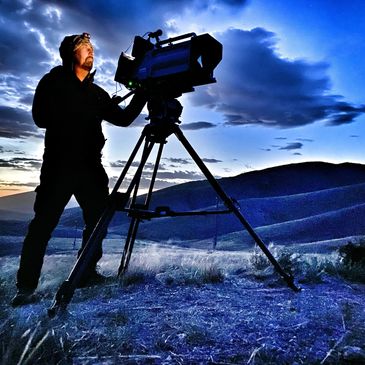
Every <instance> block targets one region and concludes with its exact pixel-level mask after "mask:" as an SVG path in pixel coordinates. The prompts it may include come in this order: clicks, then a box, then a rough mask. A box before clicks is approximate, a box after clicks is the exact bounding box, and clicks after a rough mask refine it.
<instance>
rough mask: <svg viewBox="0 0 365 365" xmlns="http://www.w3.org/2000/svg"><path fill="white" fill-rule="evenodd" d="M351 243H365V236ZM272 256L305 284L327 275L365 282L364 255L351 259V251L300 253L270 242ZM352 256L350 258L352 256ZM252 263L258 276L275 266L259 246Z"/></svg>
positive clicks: (270, 271)
mask: <svg viewBox="0 0 365 365" xmlns="http://www.w3.org/2000/svg"><path fill="white" fill-rule="evenodd" d="M349 245H355V246H356V247H358V246H363V247H365V240H360V241H359V242H357V243H353V242H349ZM269 249H270V251H271V252H272V253H273V256H274V257H275V259H276V260H277V261H278V263H279V265H280V266H281V267H282V268H283V269H284V271H285V272H287V273H288V274H291V275H293V276H296V277H297V278H298V281H299V282H300V283H303V284H319V283H322V282H323V278H324V277H325V276H326V275H330V276H337V277H341V278H343V279H345V280H348V281H350V282H355V283H356V282H357V283H365V257H364V258H363V259H360V260H358V261H356V262H353V261H352V260H351V251H349V252H348V251H346V252H345V253H342V254H341V255H340V254H337V255H336V257H335V258H334V259H329V258H322V259H320V258H319V257H318V256H304V255H300V254H298V253H296V252H294V251H292V250H289V249H287V248H285V247H278V246H274V245H272V244H271V245H270V246H269ZM349 256H350V258H349ZM249 263H250V266H251V270H252V271H253V272H254V273H255V275H257V276H259V277H260V276H262V275H263V273H264V274H265V275H264V276H271V275H273V274H274V270H273V267H272V265H271V263H270V262H269V260H268V259H267V257H266V256H265V255H264V253H263V252H262V251H261V250H258V249H257V248H256V249H255V250H254V251H253V253H252V255H251V257H250V259H249Z"/></svg>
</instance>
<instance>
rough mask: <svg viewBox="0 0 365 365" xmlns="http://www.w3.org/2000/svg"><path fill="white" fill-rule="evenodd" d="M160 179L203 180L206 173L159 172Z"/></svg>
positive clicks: (186, 171)
mask: <svg viewBox="0 0 365 365" xmlns="http://www.w3.org/2000/svg"><path fill="white" fill-rule="evenodd" d="M158 178H159V179H174V180H175V179H178V180H201V179H204V175H203V174H201V173H200V172H196V171H188V170H185V171H182V170H179V171H165V172H159V173H158Z"/></svg>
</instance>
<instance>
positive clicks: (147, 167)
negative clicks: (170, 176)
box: [109, 160, 166, 171]
mask: <svg viewBox="0 0 365 365" xmlns="http://www.w3.org/2000/svg"><path fill="white" fill-rule="evenodd" d="M126 163H127V161H122V160H117V161H114V162H110V164H109V165H110V167H113V168H124V167H125V165H126ZM139 166H140V162H139V161H134V162H132V164H131V167H139ZM154 167H155V164H154V163H152V162H147V163H146V164H145V165H144V170H146V171H147V170H149V171H153V169H154ZM158 169H159V170H166V167H165V165H164V164H162V163H160V164H159V165H158Z"/></svg>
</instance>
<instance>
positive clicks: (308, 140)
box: [297, 138, 314, 142]
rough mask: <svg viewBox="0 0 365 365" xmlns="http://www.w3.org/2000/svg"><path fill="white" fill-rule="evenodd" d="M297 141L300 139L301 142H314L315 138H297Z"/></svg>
mask: <svg viewBox="0 0 365 365" xmlns="http://www.w3.org/2000/svg"><path fill="white" fill-rule="evenodd" d="M297 141H300V142H313V141H314V140H313V139H310V138H297Z"/></svg>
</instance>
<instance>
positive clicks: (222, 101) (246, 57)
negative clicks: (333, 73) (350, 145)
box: [191, 28, 365, 128]
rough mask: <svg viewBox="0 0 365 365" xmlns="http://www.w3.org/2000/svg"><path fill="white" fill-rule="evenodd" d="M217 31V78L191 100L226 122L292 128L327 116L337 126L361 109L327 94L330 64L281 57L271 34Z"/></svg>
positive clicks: (351, 118)
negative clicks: (220, 52) (220, 56)
mask: <svg viewBox="0 0 365 365" xmlns="http://www.w3.org/2000/svg"><path fill="white" fill-rule="evenodd" d="M216 36H217V39H218V40H219V41H220V42H221V43H222V44H223V45H224V51H223V53H224V56H223V60H222V62H221V64H220V65H218V67H217V70H216V77H217V80H218V83H217V84H213V85H211V86H209V87H206V88H200V89H199V90H197V91H196V93H195V95H194V97H192V98H191V100H192V102H193V103H195V104H196V105H200V106H201V105H204V106H207V107H210V108H213V109H215V110H217V111H219V112H222V113H223V114H224V116H225V120H226V124H228V125H231V126H238V125H245V124H261V125H265V126H272V127H280V128H290V127H296V126H302V125H306V124H310V123H313V122H316V121H320V120H325V121H326V122H327V123H328V124H329V125H340V124H344V123H351V122H353V121H354V120H355V118H356V117H357V116H359V115H360V114H361V113H364V111H365V108H364V106H360V107H356V106H353V105H351V104H349V103H346V102H343V101H340V99H341V97H340V96H335V95H330V94H329V90H330V87H331V82H330V79H329V77H328V76H327V69H328V67H329V66H328V64H326V63H323V62H317V63H309V62H307V61H304V60H289V59H284V58H280V56H279V55H278V54H277V52H276V48H275V47H276V38H275V34H274V33H272V32H269V31H267V30H265V29H262V28H256V29H253V30H251V31H244V30H238V29H230V30H227V31H225V32H223V33H221V34H217V35H216Z"/></svg>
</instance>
